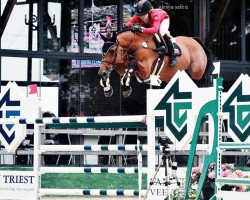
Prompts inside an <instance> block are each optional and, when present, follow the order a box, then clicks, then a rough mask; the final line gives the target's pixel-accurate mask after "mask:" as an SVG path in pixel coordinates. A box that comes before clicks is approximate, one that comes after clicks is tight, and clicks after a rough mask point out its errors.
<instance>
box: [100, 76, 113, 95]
mask: <svg viewBox="0 0 250 200" xmlns="http://www.w3.org/2000/svg"><path fill="white" fill-rule="evenodd" d="M100 85H101V86H102V87H103V92H104V96H105V97H111V96H112V95H113V88H112V86H111V85H110V83H109V78H107V79H106V80H104V79H101V80H100Z"/></svg>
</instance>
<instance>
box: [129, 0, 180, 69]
mask: <svg viewBox="0 0 250 200" xmlns="http://www.w3.org/2000/svg"><path fill="white" fill-rule="evenodd" d="M133 24H139V25H141V26H142V27H141V26H140V27H139V26H133ZM169 24H170V18H169V15H168V14H167V13H166V12H165V11H164V10H162V9H154V8H153V7H152V5H151V3H150V2H149V1H148V0H139V1H138V2H137V3H136V4H135V15H134V16H133V17H132V18H131V19H130V20H129V21H128V23H127V24H126V27H129V28H130V27H131V29H132V31H134V32H143V33H148V34H155V33H157V32H159V33H160V34H161V35H162V36H163V38H164V40H165V43H166V45H167V47H168V49H169V54H170V64H169V65H170V66H171V67H172V66H175V65H176V64H177V63H178V60H177V57H176V55H175V53H174V46H173V43H172V41H171V35H170V32H169V30H168V28H169ZM156 42H157V41H156ZM158 43H159V42H158ZM157 45H158V44H157ZM156 50H158V51H163V52H166V48H165V46H160V47H158V48H157V49H156Z"/></svg>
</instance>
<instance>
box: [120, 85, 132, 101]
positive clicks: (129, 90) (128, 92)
mask: <svg viewBox="0 0 250 200" xmlns="http://www.w3.org/2000/svg"><path fill="white" fill-rule="evenodd" d="M131 93H132V87H131V86H124V87H123V91H122V94H123V96H124V97H125V98H126V97H129V96H130V95H131Z"/></svg>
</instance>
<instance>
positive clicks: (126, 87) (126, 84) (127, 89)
mask: <svg viewBox="0 0 250 200" xmlns="http://www.w3.org/2000/svg"><path fill="white" fill-rule="evenodd" d="M136 66H137V61H136V59H133V60H131V62H129V66H128V68H127V69H126V70H125V74H124V75H123V77H122V78H121V85H122V94H123V96H124V97H128V96H130V95H131V93H132V87H131V86H130V77H131V74H132V73H133V71H134V69H135V67H136Z"/></svg>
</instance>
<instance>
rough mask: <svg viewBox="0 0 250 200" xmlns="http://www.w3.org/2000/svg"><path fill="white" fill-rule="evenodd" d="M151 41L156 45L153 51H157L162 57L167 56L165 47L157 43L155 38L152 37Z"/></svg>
mask: <svg viewBox="0 0 250 200" xmlns="http://www.w3.org/2000/svg"><path fill="white" fill-rule="evenodd" d="M153 39H154V42H155V45H156V49H155V51H157V52H158V53H159V54H163V55H165V54H167V49H166V47H165V46H164V45H163V44H162V43H161V42H159V41H158V40H157V39H156V38H155V36H154V38H153Z"/></svg>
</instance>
